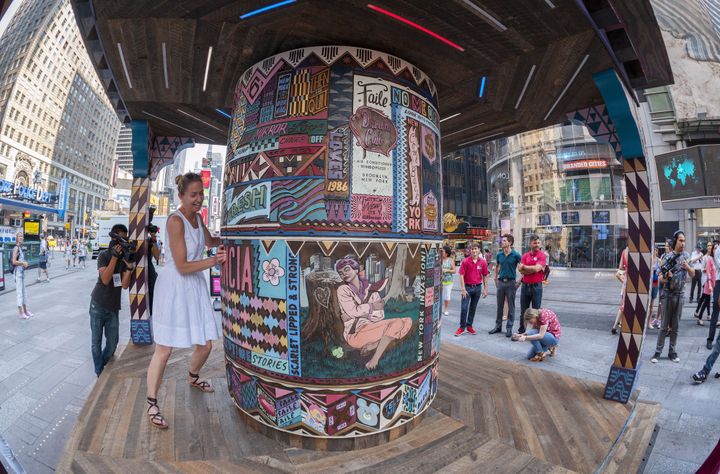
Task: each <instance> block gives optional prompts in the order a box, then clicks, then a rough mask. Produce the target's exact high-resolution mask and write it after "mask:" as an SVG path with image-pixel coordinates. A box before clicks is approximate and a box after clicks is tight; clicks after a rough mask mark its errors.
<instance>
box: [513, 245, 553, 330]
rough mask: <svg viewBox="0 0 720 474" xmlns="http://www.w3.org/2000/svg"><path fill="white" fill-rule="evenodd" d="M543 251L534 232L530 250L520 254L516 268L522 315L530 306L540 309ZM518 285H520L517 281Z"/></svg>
mask: <svg viewBox="0 0 720 474" xmlns="http://www.w3.org/2000/svg"><path fill="white" fill-rule="evenodd" d="M546 264H547V261H546V259H545V253H544V252H543V251H542V250H540V237H538V236H537V235H536V234H532V235H531V236H530V251H529V252H527V253H526V254H525V255H523V256H522V259H521V260H520V264H519V265H518V267H517V269H518V272H520V273H521V274H522V275H523V277H522V289H521V290H520V314H522V315H524V314H525V310H526V309H528V308H529V307H530V304H531V303H532V307H533V308H535V309H540V305H541V304H542V292H543V288H542V282H543V278H544V276H545V265H546ZM518 285H520V284H519V283H518ZM519 333H520V334H524V333H525V319H524V318H522V317H521V318H520V329H519Z"/></svg>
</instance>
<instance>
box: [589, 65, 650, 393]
mask: <svg viewBox="0 0 720 474" xmlns="http://www.w3.org/2000/svg"><path fill="white" fill-rule="evenodd" d="M593 80H594V81H595V85H596V86H597V87H598V89H599V90H600V93H601V94H602V96H603V99H604V100H605V105H606V107H607V112H608V114H609V116H610V118H611V119H612V121H611V123H612V124H614V125H613V127H614V134H613V135H616V136H617V138H618V139H619V142H620V148H621V150H622V157H623V161H622V162H623V170H624V173H625V187H626V192H627V205H628V270H627V273H626V278H627V285H626V290H625V301H624V305H623V316H622V330H621V333H620V339H619V341H618V347H617V351H616V354H615V359H614V361H613V365H612V366H611V367H610V374H609V375H608V380H607V384H606V385H605V394H604V397H605V398H607V399H609V400H616V401H619V402H621V403H627V402H628V401H629V400H630V397H631V396H632V392H633V389H634V388H635V386H636V385H637V379H638V374H639V370H640V354H641V352H642V344H643V340H644V337H645V328H646V324H645V322H646V319H647V310H648V307H649V303H650V290H651V288H652V250H653V241H654V239H653V228H654V226H653V219H652V212H651V206H652V201H651V199H650V186H649V182H648V176H647V164H646V162H645V156H644V153H643V146H642V142H641V140H640V133H639V131H638V128H637V122H636V120H635V117H634V116H633V114H632V109H631V106H630V103H629V102H628V97H627V95H626V94H625V89H624V88H623V86H622V84H621V83H620V80H619V79H618V77H617V75H616V73H615V71H613V70H607V71H603V72H599V73H596V74H593ZM616 150H617V147H616Z"/></svg>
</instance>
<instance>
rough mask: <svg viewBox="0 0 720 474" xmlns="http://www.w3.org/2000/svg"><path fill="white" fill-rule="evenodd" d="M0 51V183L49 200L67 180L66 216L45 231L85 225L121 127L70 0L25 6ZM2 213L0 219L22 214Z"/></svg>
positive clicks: (97, 205)
mask: <svg viewBox="0 0 720 474" xmlns="http://www.w3.org/2000/svg"><path fill="white" fill-rule="evenodd" d="M0 52H1V54H0V179H5V180H8V181H11V182H13V183H20V184H22V185H25V186H30V187H33V188H35V189H39V190H42V191H48V192H50V193H53V194H55V193H57V192H58V188H59V183H60V181H61V180H62V179H65V178H66V179H67V181H68V184H69V192H68V198H69V199H68V206H67V214H66V217H65V219H64V220H61V219H57V218H56V216H54V215H53V216H52V217H51V218H49V220H48V222H47V225H48V227H50V228H53V227H55V228H57V229H58V230H59V229H62V228H63V227H64V225H63V224H64V222H69V223H70V224H71V226H72V227H74V228H75V229H80V228H81V227H83V226H88V225H89V224H90V216H91V215H92V211H93V210H95V209H101V208H102V207H103V205H104V203H105V200H106V199H107V198H108V194H109V189H110V186H109V184H110V180H111V177H112V174H113V160H114V154H115V143H116V141H117V136H118V128H119V126H120V123H119V121H118V119H117V116H116V115H115V112H114V111H113V109H112V107H111V105H110V102H109V100H108V99H107V97H106V96H105V92H104V91H103V89H102V86H101V84H100V81H99V79H98V77H97V74H96V72H95V70H94V68H93V66H92V64H91V62H90V59H89V57H88V54H87V52H86V50H85V45H84V44H83V41H82V39H81V37H80V32H79V30H78V27H77V24H76V22H75V18H74V14H73V10H72V8H71V6H70V3H69V1H68V0H25V1H24V2H23V3H22V4H21V5H20V7H19V8H18V10H17V12H16V14H15V16H14V18H13V19H12V21H11V23H10V26H9V27H8V29H7V30H6V31H5V33H4V35H3V36H2V38H0ZM9 211H10V212H6V213H5V216H4V217H3V219H2V220H5V221H7V220H9V219H10V217H11V214H12V212H17V211H20V212H21V211H22V209H14V210H13V209H10V210H9ZM2 223H5V222H2Z"/></svg>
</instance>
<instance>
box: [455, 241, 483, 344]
mask: <svg viewBox="0 0 720 474" xmlns="http://www.w3.org/2000/svg"><path fill="white" fill-rule="evenodd" d="M487 276H488V266H487V263H486V262H485V259H483V258H481V257H480V246H478V244H476V243H472V244H470V256H469V257H467V258H466V259H465V260H463V261H462V263H461V264H460V294H461V295H462V303H461V304H460V327H459V328H458V330H457V331H455V337H458V336H460V335H462V333H464V332H465V331H467V332H469V333H470V334H472V335H475V334H477V333H476V332H475V329H473V320H474V319H475V310H476V309H477V305H478V301H480V293H481V292H482V297H483V298H487V295H488V290H487Z"/></svg>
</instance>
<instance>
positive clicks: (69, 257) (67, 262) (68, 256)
mask: <svg viewBox="0 0 720 474" xmlns="http://www.w3.org/2000/svg"><path fill="white" fill-rule="evenodd" d="M70 263H72V248H71V247H70V241H69V240H66V241H65V270H70Z"/></svg>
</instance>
